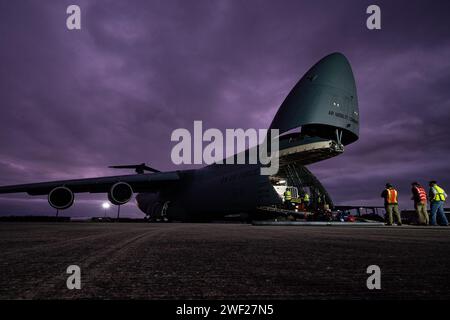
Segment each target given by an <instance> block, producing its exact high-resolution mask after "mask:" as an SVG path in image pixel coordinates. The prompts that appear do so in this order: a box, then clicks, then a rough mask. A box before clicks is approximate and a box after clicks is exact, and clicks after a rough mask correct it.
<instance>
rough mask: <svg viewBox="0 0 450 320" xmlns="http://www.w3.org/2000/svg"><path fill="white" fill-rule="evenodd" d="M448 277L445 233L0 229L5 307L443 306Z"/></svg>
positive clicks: (81, 226) (449, 239) (63, 226)
mask: <svg viewBox="0 0 450 320" xmlns="http://www.w3.org/2000/svg"><path fill="white" fill-rule="evenodd" d="M71 264H76V265H79V266H80V267H81V272H82V289H81V290H79V291H76V290H74V291H69V290H68V289H67V288H66V278H67V275H66V273H65V270H66V268H67V266H68V265H71ZM372 264H377V265H379V266H380V267H381V270H382V290H380V291H376V292H374V291H369V290H368V289H367V288H366V279H367V276H368V275H367V274H366V268H367V266H369V265H372ZM449 272H450V228H444V227H441V228H413V227H393V228H386V227H371V228H370V227H357V228H350V227H341V226H332V227H310V226H301V227H299V226H295V227H292V226H291V227H279V226H277V227H271V226H270V227H269V226H251V225H244V224H175V223H174V224H144V223H133V224H131V223H88V222H86V223H7V222H5V223H0V298H3V299H5V298H6V299H35V298H38V299H47V298H58V299H59V298H63V299H70V298H100V299H105V298H106V299H118V298H125V299H126V298H132V299H168V298H228V299H246V298H263V299H267V298H270V299H272V298H275V299H304V298H308V299H310V298H319V299H328V298H363V299H366V298H395V299H409V298H424V299H426V298H445V299H449V298H450V277H449Z"/></svg>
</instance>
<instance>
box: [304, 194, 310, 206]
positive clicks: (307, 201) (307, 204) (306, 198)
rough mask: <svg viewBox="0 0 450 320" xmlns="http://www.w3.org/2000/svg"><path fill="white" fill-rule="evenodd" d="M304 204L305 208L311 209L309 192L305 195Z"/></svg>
mask: <svg viewBox="0 0 450 320" xmlns="http://www.w3.org/2000/svg"><path fill="white" fill-rule="evenodd" d="M303 204H304V206H305V209H308V207H309V194H308V192H305V195H304V196H303Z"/></svg>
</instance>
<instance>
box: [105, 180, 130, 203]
mask: <svg viewBox="0 0 450 320" xmlns="http://www.w3.org/2000/svg"><path fill="white" fill-rule="evenodd" d="M132 196H133V188H131V186H130V185H129V184H128V183H126V182H117V183H116V184H114V185H113V186H112V187H111V189H110V190H109V192H108V200H109V201H110V202H111V203H112V204H115V205H117V206H119V205H122V204H125V203H127V202H128V201H130V199H131V197H132Z"/></svg>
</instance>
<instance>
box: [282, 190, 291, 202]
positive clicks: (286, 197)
mask: <svg viewBox="0 0 450 320" xmlns="http://www.w3.org/2000/svg"><path fill="white" fill-rule="evenodd" d="M291 199H292V195H291V192H290V191H288V190H286V191H285V192H284V200H287V201H290V200H291Z"/></svg>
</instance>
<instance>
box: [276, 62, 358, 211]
mask: <svg viewBox="0 0 450 320" xmlns="http://www.w3.org/2000/svg"><path fill="white" fill-rule="evenodd" d="M270 128H271V129H278V130H279V131H280V153H279V162H280V170H279V172H278V173H277V175H276V176H273V177H271V181H272V183H273V185H274V187H275V186H276V185H277V184H278V183H279V181H280V180H284V181H286V185H287V186H291V187H295V188H297V189H298V192H299V196H300V197H301V196H302V195H303V194H304V193H308V194H309V195H310V203H311V205H312V206H313V207H314V206H317V204H318V202H321V203H324V202H326V203H327V204H329V205H330V206H333V202H332V199H331V198H330V196H329V194H328V192H327V191H326V190H325V188H324V187H323V186H322V184H321V183H320V182H319V180H318V179H317V178H316V177H315V176H314V175H313V174H312V173H311V172H310V171H309V170H308V169H307V168H306V167H305V166H306V165H308V164H312V163H315V162H318V161H321V160H325V159H328V158H331V157H334V156H337V155H339V154H341V153H342V152H344V146H345V145H348V144H350V143H353V142H355V141H356V140H357V139H358V134H359V111H358V99H357V94H356V85H355V79H354V77H353V72H352V69H351V67H350V64H349V62H348V60H347V59H346V58H345V56H344V55H342V54H340V53H333V54H331V55H328V56H326V57H325V58H323V59H322V60H320V61H319V62H318V63H316V64H315V65H314V66H313V67H312V68H311V69H310V70H309V71H308V72H307V73H306V74H305V75H304V76H303V77H302V78H301V79H300V81H299V82H298V83H297V84H296V85H295V87H294V88H293V89H292V90H291V92H290V93H289V95H288V96H287V97H286V99H285V100H284V102H283V104H282V105H281V106H280V108H279V110H278V112H277V114H276V115H275V118H274V120H273V122H272V124H271V126H270ZM276 189H277V188H276ZM278 189H279V188H278Z"/></svg>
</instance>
